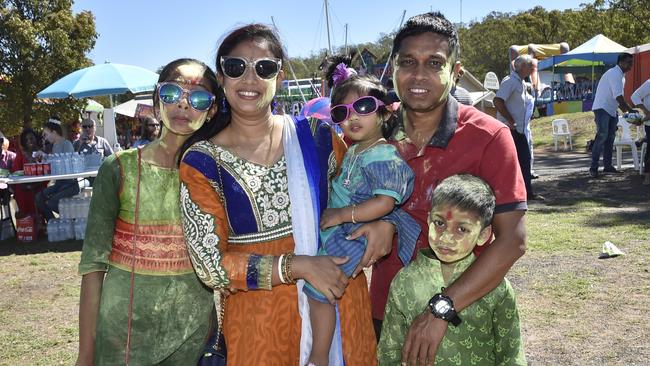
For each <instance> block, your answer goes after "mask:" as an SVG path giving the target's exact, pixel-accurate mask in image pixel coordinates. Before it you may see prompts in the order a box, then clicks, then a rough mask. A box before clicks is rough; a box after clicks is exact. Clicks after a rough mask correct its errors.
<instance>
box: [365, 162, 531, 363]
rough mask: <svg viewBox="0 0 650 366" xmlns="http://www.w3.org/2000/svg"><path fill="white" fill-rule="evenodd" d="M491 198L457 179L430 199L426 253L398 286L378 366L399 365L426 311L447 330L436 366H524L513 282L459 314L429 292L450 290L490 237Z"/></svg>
mask: <svg viewBox="0 0 650 366" xmlns="http://www.w3.org/2000/svg"><path fill="white" fill-rule="evenodd" d="M494 205H495V200H494V194H493V193H492V190H491V189H490V187H489V186H488V185H487V183H485V182H484V181H483V180H482V179H480V178H478V177H475V176H472V175H468V174H459V175H454V176H451V177H448V178H446V179H444V180H443V181H442V182H441V183H440V184H439V185H438V186H437V187H436V189H435V190H434V191H433V197H432V209H431V213H430V215H429V246H430V248H427V249H422V250H421V251H420V252H419V253H418V256H417V258H416V259H415V261H413V262H412V263H411V264H410V265H408V266H407V267H405V268H403V269H402V270H401V271H400V272H399V273H398V274H397V276H396V277H395V279H394V280H393V282H392V284H391V286H390V293H389V295H388V304H387V305H386V314H385V318H384V323H383V327H382V331H381V338H380V341H379V347H378V350H377V355H378V358H379V364H380V365H400V362H401V358H402V346H403V344H404V340H405V338H406V333H407V331H408V328H409V325H410V324H411V322H412V321H413V319H414V318H415V317H416V316H418V315H420V314H421V313H422V310H423V309H425V308H428V309H429V310H430V311H431V312H432V313H433V314H434V316H437V317H440V318H442V319H445V320H447V321H449V322H450V326H449V328H447V332H446V333H445V337H444V338H443V340H442V342H441V343H440V346H439V347H438V350H437V353H436V361H435V365H526V357H525V354H524V349H523V344H522V340H521V333H520V331H519V313H518V311H517V304H516V302H515V294H514V290H513V288H512V286H511V285H510V282H508V280H506V279H504V280H503V281H502V282H501V283H500V284H499V285H498V286H497V287H496V288H495V289H494V290H492V291H491V292H490V293H488V294H487V295H485V296H483V298H481V299H479V300H477V301H476V302H474V303H473V304H472V305H470V306H468V307H467V308H465V309H463V310H462V311H460V313H458V314H456V312H455V310H454V309H453V303H452V302H451V301H450V299H449V298H447V297H446V296H443V295H436V296H434V297H433V298H429V296H430V294H431V291H433V290H438V289H440V288H444V287H446V286H448V285H449V284H451V283H453V282H454V281H455V280H456V278H458V277H459V276H460V275H461V274H462V273H463V272H464V271H465V270H466V269H467V268H468V267H469V266H470V264H471V263H472V262H474V260H475V259H476V257H475V256H474V254H473V253H472V252H473V250H474V247H475V246H477V245H483V244H484V243H485V242H486V241H487V240H488V239H489V238H490V237H491V236H492V228H491V225H490V223H491V221H492V215H493V213H494Z"/></svg>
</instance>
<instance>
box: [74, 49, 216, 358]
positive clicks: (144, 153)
mask: <svg viewBox="0 0 650 366" xmlns="http://www.w3.org/2000/svg"><path fill="white" fill-rule="evenodd" d="M218 92H219V88H218V86H217V82H216V77H215V74H214V72H213V71H212V70H210V68H209V67H208V66H206V65H205V64H203V63H202V62H200V61H197V60H192V59H180V60H176V61H173V62H171V63H170V64H168V65H167V66H165V67H164V68H163V70H162V71H161V73H160V78H159V80H158V84H157V85H156V89H155V92H154V110H155V113H156V115H157V117H158V120H160V121H161V122H162V124H163V130H162V135H161V137H160V138H159V139H158V140H156V141H154V142H152V143H150V144H149V145H147V146H145V147H143V148H140V149H130V150H125V151H121V152H119V153H117V154H114V155H111V156H110V157H108V158H107V159H106V161H105V162H104V164H102V166H101V168H100V169H99V174H98V175H97V179H96V180H95V184H94V188H93V191H94V192H93V199H92V202H91V206H90V214H89V216H88V227H87V230H86V238H85V241H84V246H83V250H82V254H81V263H80V264H79V273H80V274H81V275H82V276H83V277H82V281H81V295H80V304H79V354H78V359H77V365H93V364H94V365H118V364H120V365H122V364H129V365H191V364H196V362H197V360H198V357H199V356H200V354H201V351H202V349H203V346H204V344H205V342H206V339H207V337H208V336H209V332H210V325H211V323H212V321H211V314H212V312H213V309H214V300H213V297H212V292H211V291H210V290H208V289H207V288H206V287H205V286H203V284H202V283H201V282H200V281H199V280H198V278H197V277H196V274H195V273H194V270H193V269H192V264H191V262H190V259H189V257H188V253H187V248H186V246H185V241H184V237H183V230H182V226H181V216H180V208H179V177H178V168H177V160H178V151H179V148H180V147H181V145H182V144H183V142H185V140H186V139H187V138H188V137H189V135H191V134H192V133H193V132H195V131H197V130H198V129H199V128H200V127H201V126H203V125H204V123H216V122H213V121H211V119H212V117H213V115H214V114H215V112H216V110H217V106H216V103H215V99H216V98H215V94H217V93H218ZM206 121H208V122H206Z"/></svg>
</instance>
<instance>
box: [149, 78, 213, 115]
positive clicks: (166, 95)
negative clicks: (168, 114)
mask: <svg viewBox="0 0 650 366" xmlns="http://www.w3.org/2000/svg"><path fill="white" fill-rule="evenodd" d="M184 95H187V102H188V104H189V105H190V107H192V108H194V109H195V110H197V111H200V112H203V111H207V110H208V109H209V108H210V106H212V103H213V102H214V99H215V96H214V95H213V94H212V93H210V92H207V91H205V90H200V89H196V90H188V89H185V88H182V87H181V86H180V85H178V84H176V83H160V84H158V97H160V101H161V102H163V103H165V104H176V103H178V102H180V100H181V98H182V97H183V96H184Z"/></svg>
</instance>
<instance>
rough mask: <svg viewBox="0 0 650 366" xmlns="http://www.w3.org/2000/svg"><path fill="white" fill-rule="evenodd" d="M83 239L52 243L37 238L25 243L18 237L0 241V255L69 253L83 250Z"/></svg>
mask: <svg viewBox="0 0 650 366" xmlns="http://www.w3.org/2000/svg"><path fill="white" fill-rule="evenodd" d="M82 246H83V241H81V240H68V241H59V242H54V243H50V242H48V241H47V240H42V239H41V240H37V241H33V242H31V243H23V242H20V241H18V240H16V238H12V239H7V240H4V241H1V242H0V257H5V256H10V255H30V254H41V253H68V252H77V251H80V250H81V247H82Z"/></svg>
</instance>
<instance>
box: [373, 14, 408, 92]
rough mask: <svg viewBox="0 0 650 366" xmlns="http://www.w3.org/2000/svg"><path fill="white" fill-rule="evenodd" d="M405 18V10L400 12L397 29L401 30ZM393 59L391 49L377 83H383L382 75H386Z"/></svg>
mask: <svg viewBox="0 0 650 366" xmlns="http://www.w3.org/2000/svg"><path fill="white" fill-rule="evenodd" d="M405 16H406V10H404V11H402V20H401V21H400V22H399V27H397V29H399V28H402V24H403V23H404V17H405ZM392 57H393V49H392V48H391V50H390V53H389V54H388V59H387V60H386V64H385V66H384V70H382V72H381V77H380V78H379V82H383V81H384V75H386V70H388V62H390V59H391V58H392Z"/></svg>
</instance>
